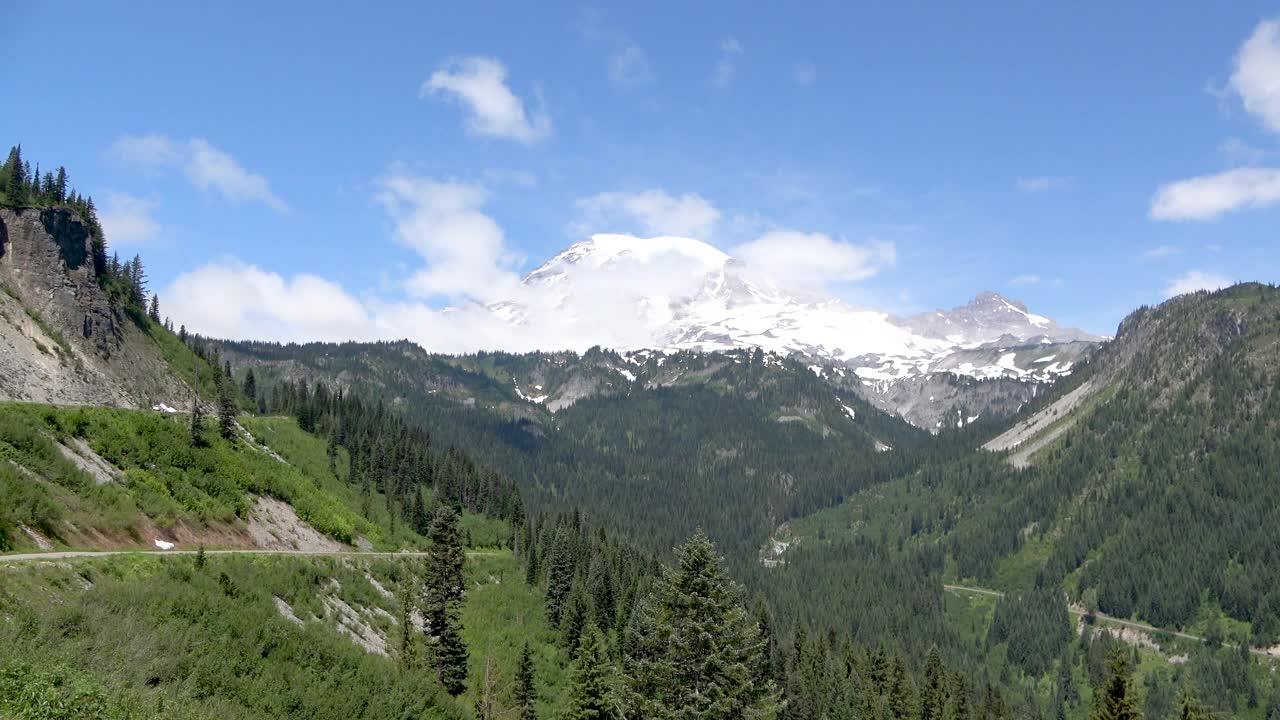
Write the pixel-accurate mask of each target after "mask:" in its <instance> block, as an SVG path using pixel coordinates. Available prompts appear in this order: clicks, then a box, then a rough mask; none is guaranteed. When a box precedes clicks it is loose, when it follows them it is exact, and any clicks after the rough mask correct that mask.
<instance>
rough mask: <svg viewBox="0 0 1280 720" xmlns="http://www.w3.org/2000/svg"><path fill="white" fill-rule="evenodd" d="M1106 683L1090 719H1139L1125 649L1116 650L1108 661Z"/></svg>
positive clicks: (1139, 715)
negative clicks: (1130, 684) (1131, 689)
mask: <svg viewBox="0 0 1280 720" xmlns="http://www.w3.org/2000/svg"><path fill="white" fill-rule="evenodd" d="M1107 670H1108V673H1109V674H1108V677H1107V682H1106V685H1104V686H1103V687H1102V688H1101V689H1100V693H1099V695H1100V698H1099V701H1098V702H1097V703H1096V707H1095V709H1094V711H1093V713H1092V714H1091V715H1090V716H1089V720H1138V718H1141V717H1142V715H1141V713H1139V712H1138V705H1137V702H1136V700H1135V699H1134V698H1133V697H1132V694H1131V693H1130V687H1129V659H1128V658H1127V657H1126V656H1125V653H1124V651H1123V650H1114V651H1113V652H1112V653H1111V658H1110V660H1109V661H1108V662H1107Z"/></svg>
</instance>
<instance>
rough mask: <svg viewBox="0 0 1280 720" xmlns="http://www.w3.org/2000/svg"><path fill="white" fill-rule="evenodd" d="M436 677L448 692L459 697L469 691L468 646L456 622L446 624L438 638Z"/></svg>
mask: <svg viewBox="0 0 1280 720" xmlns="http://www.w3.org/2000/svg"><path fill="white" fill-rule="evenodd" d="M433 655H434V658H433V659H434V661H435V666H436V676H437V677H439V678H440V684H441V685H443V686H444V689H445V691H446V692H448V693H449V694H450V695H452V696H454V697H457V696H459V695H461V694H462V693H463V692H465V691H466V689H467V645H466V643H465V642H463V640H462V627H461V624H460V623H458V622H457V621H456V620H454V621H452V622H446V623H444V624H443V626H442V627H441V628H440V632H439V634H438V635H437V636H436V644H435V648H434V653H433Z"/></svg>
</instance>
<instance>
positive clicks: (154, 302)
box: [147, 293, 160, 322]
mask: <svg viewBox="0 0 1280 720" xmlns="http://www.w3.org/2000/svg"><path fill="white" fill-rule="evenodd" d="M147 316H148V317H150V318H151V319H152V320H154V321H156V322H160V296H159V295H157V294H155V293H152V294H151V307H150V308H149V309H148V310H147Z"/></svg>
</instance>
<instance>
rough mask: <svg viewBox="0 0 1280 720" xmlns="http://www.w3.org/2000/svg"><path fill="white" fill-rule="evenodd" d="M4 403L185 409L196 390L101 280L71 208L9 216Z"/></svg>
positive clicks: (0, 303)
mask: <svg viewBox="0 0 1280 720" xmlns="http://www.w3.org/2000/svg"><path fill="white" fill-rule="evenodd" d="M0 290H2V292H0V399H3V400H26V401H33V402H45V403H56V404H91V405H113V406H121V407H151V406H152V405H153V404H156V403H161V402H163V403H165V404H167V405H169V406H172V407H180V406H181V407H185V406H186V405H188V404H189V402H190V400H189V399H190V396H191V391H190V389H189V388H188V386H187V384H186V383H185V382H183V380H182V379H180V378H179V377H178V376H177V375H176V374H175V373H174V372H173V370H172V369H171V368H170V366H169V365H168V363H167V362H166V360H165V358H164V356H163V353H162V351H161V349H160V347H159V346H158V345H157V343H156V342H155V340H154V339H153V338H151V337H150V336H149V335H148V332H147V331H145V330H143V329H142V328H141V327H140V326H139V324H138V323H136V322H134V320H133V319H132V318H130V317H129V316H127V315H126V314H125V313H124V312H122V311H121V310H120V309H119V308H118V307H115V306H113V304H112V303H111V301H110V300H109V298H108V297H107V294H106V293H105V292H104V291H103V289H102V288H101V287H100V285H99V283H98V279H97V276H96V275H95V272H94V268H93V263H92V261H91V254H90V235H89V229H88V227H87V226H86V225H85V224H84V223H83V222H82V221H81V219H80V218H79V216H78V215H76V214H75V213H74V212H73V211H71V210H68V209H65V208H48V209H43V210H41V209H34V208H30V209H13V208H3V209H0Z"/></svg>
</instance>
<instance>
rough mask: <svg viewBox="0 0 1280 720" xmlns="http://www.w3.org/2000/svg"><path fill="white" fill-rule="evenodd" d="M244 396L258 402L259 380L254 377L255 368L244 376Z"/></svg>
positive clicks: (247, 371)
mask: <svg viewBox="0 0 1280 720" xmlns="http://www.w3.org/2000/svg"><path fill="white" fill-rule="evenodd" d="M244 395H245V397H247V398H249V400H250V401H251V402H257V401H258V379H257V378H255V377H254V376H253V368H249V369H248V370H246V371H245V374H244Z"/></svg>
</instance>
